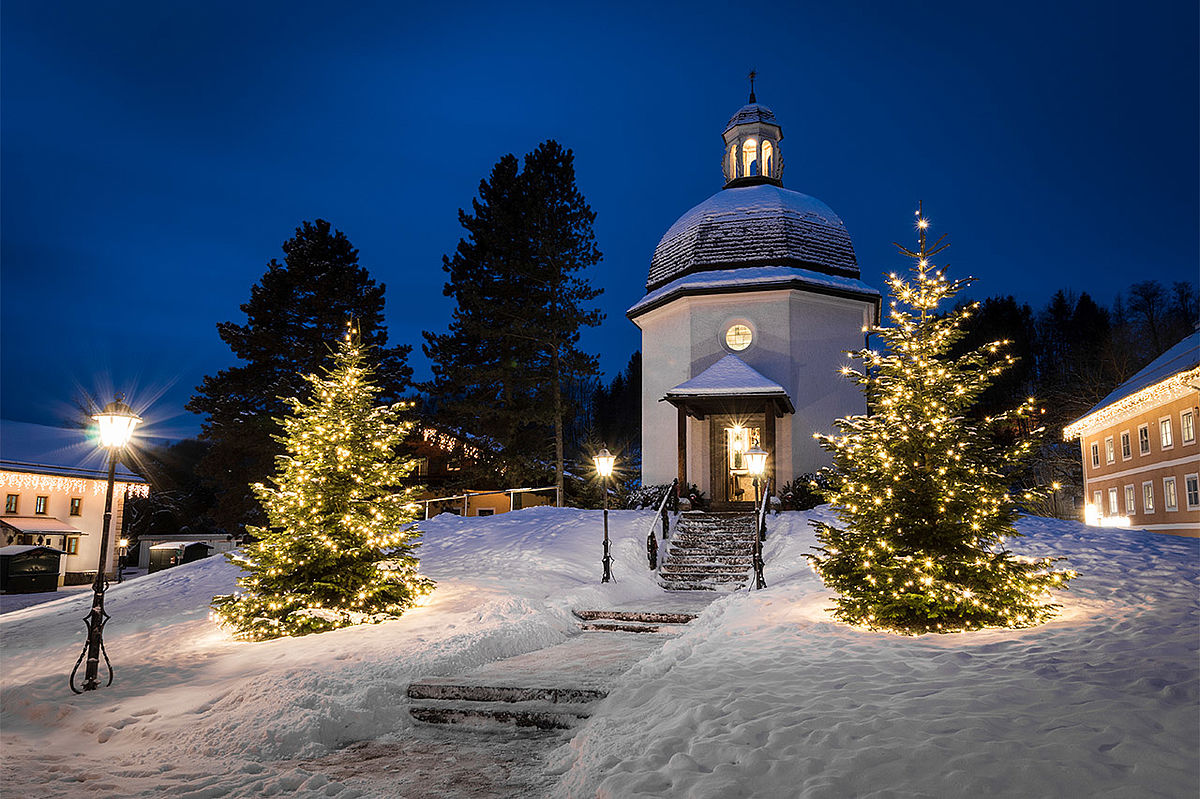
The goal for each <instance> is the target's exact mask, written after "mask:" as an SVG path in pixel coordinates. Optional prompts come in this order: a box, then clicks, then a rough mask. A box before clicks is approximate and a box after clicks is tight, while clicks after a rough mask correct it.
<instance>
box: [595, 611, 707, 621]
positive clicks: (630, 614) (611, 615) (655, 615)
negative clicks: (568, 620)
mask: <svg viewBox="0 0 1200 799" xmlns="http://www.w3.org/2000/svg"><path fill="white" fill-rule="evenodd" d="M573 612H574V614H575V615H576V616H578V617H579V618H581V619H586V620H588V621H594V620H596V619H614V620H616V621H644V622H648V623H651V624H687V623H688V622H689V621H691V620H692V619H694V618H696V617H697V616H698V615H699V614H697V613H683V612H671V613H659V612H654V611H640V610H576V611H573Z"/></svg>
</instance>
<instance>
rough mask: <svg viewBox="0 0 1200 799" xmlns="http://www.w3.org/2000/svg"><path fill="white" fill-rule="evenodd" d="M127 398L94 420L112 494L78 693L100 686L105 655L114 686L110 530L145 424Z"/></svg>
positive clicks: (106, 502)
mask: <svg viewBox="0 0 1200 799" xmlns="http://www.w3.org/2000/svg"><path fill="white" fill-rule="evenodd" d="M124 400H125V395H124V394H117V395H116V396H115V397H114V398H113V401H112V402H110V403H108V404H107V405H105V406H104V410H102V411H100V413H98V414H96V415H95V416H93V417H92V418H93V419H95V420H96V424H97V426H98V427H99V428H100V446H102V447H104V448H105V449H107V450H108V493H107V494H106V495H105V497H104V529H103V530H102V531H101V533H100V563H99V565H98V566H97V567H96V581H95V582H94V583H92V594H93V598H92V610H91V612H90V613H88V615H87V617H86V618H85V619H84V623H85V624H86V625H87V631H88V635H87V643H85V644H84V645H83V652H81V653H80V654H79V659H78V660H76V661H75V668H73V669H71V679H70V685H71V690H72V691H74V692H75V693H77V694H80V693H83V691H94V690H96V689H97V688H99V687H100V680H99V679H98V678H97V675H98V673H99V671H100V656H101V655H104V663H105V665H107V666H108V683H106V684H107V685H112V680H113V671H112V663H110V662H109V660H108V653H107V652H105V651H104V637H103V636H104V623H105V621H107V620H108V618H109V617H108V614H107V613H105V612H104V589H105V588H106V587H107V586H108V581H107V580H105V579H104V567H105V565H106V564H105V561H106V560H107V558H108V532H109V530H108V528H109V526H110V525H111V524H112V500H113V480H114V478H115V477H116V475H117V461H118V460H120V456H121V450H123V449H124V448H125V445H126V444H128V443H129V438H130V436H132V435H133V428H135V427H137V426H138V424H140V423H141V421H142V418H141V417H140V416H138V415H137V414H136V413H134V412H133V408H131V407H129V406H128V405H126V404H125V401H124ZM84 656H87V666H86V668H85V670H84V678H83V689H82V690H80V689H79V688H76V687H75V674H76V673H77V672H78V671H79V664H80V663H81V662H83V659H84Z"/></svg>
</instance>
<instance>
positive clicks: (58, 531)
mask: <svg viewBox="0 0 1200 799" xmlns="http://www.w3.org/2000/svg"><path fill="white" fill-rule="evenodd" d="M0 526H3V527H11V528H12V529H14V530H16V531H17V532H18V533H27V534H28V533H34V534H36V533H42V534H43V535H44V534H46V533H51V534H53V535H87V533H85V532H83V531H82V530H80V529H78V528H75V527H72V526H71V525H69V524H67V523H66V522H63V521H59V520H58V519H56V518H54V517H53V516H3V517H0Z"/></svg>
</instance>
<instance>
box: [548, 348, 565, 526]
mask: <svg viewBox="0 0 1200 799" xmlns="http://www.w3.org/2000/svg"><path fill="white" fill-rule="evenodd" d="M553 346H554V351H553V353H552V354H551V358H552V360H551V366H550V371H551V372H552V373H553V374H552V376H551V379H553V380H554V485H555V488H557V489H558V491H557V493H556V496H557V497H558V503H557V504H558V505H559V506H560V507H561V506H562V496H563V403H562V376H561V374H560V370H561V364H560V356H559V353H558V342H554V344H553Z"/></svg>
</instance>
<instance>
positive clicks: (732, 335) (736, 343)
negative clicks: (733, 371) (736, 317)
mask: <svg viewBox="0 0 1200 799" xmlns="http://www.w3.org/2000/svg"><path fill="white" fill-rule="evenodd" d="M753 340H754V333H753V331H751V330H750V328H749V327H747V326H746V325H730V326H729V329H728V330H726V331H725V346H727V347H729V349H731V350H733V351H734V352H741V351H742V350H744V349H746V348H747V347H749V346H750V342H752V341H753Z"/></svg>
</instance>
